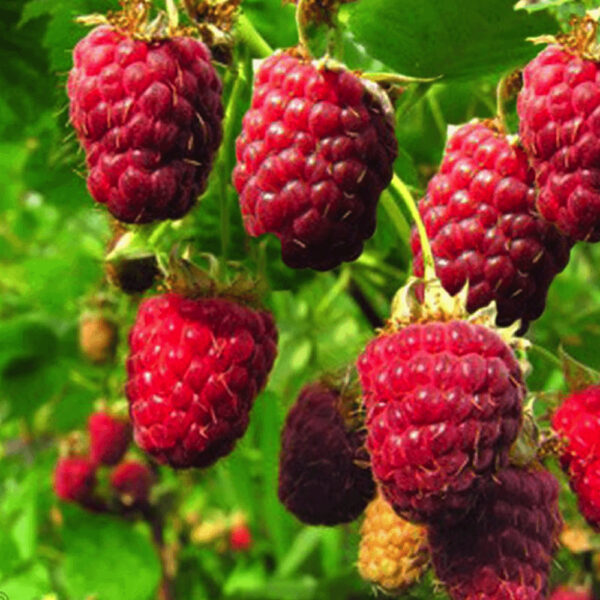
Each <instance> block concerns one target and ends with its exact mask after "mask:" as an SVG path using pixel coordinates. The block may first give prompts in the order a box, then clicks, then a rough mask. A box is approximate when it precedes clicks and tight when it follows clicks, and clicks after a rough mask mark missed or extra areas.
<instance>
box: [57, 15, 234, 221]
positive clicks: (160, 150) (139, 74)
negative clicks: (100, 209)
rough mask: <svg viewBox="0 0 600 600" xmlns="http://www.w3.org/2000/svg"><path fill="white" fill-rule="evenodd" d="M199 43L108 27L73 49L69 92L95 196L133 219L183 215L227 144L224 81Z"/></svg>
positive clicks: (123, 218)
mask: <svg viewBox="0 0 600 600" xmlns="http://www.w3.org/2000/svg"><path fill="white" fill-rule="evenodd" d="M210 61H211V57H210V52H209V50H208V49H207V47H206V46H205V45H204V44H203V43H202V42H200V41H198V40H195V39H192V38H189V37H174V38H172V39H168V40H163V41H159V42H145V41H140V40H134V39H130V38H128V37H125V36H124V35H121V34H120V33H118V32H117V31H115V30H114V29H112V28H111V27H108V26H100V27H97V28H96V29H94V30H93V31H91V32H90V33H89V34H88V35H87V36H86V37H85V38H83V39H82V40H81V41H80V42H79V43H78V44H77V45H76V46H75V49H74V51H73V63H74V66H73V68H72V70H71V72H70V74H69V81H68V86H67V91H68V95H69V99H70V117H71V122H72V124H73V126H74V128H75V131H76V132H77V135H78V137H79V140H80V141H81V143H82V145H83V148H84V149H85V153H86V160H87V165H88V167H89V175H88V189H89V191H90V193H91V195H92V196H93V198H94V199H95V200H96V201H97V202H100V203H102V204H106V206H107V207H108V210H109V211H110V212H111V213H112V214H113V215H114V216H115V217H116V218H117V219H119V220H120V221H124V222H126V223H148V222H150V221H154V220H157V219H159V220H161V219H178V218H180V217H182V216H183V215H185V214H186V213H187V212H188V211H189V210H190V208H191V207H192V205H193V204H194V202H195V201H196V198H197V196H198V195H199V194H200V193H201V192H202V191H203V190H204V188H205V187H206V181H207V178H208V175H209V173H210V170H211V166H212V162H213V157H214V154H215V152H216V150H217V148H218V146H219V144H220V142H221V137H222V129H221V119H222V116H223V107H222V104H221V81H220V79H219V77H218V75H217V72H216V71H215V69H214V67H213V66H212V64H211V62H210Z"/></svg>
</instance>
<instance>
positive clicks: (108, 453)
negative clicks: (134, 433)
mask: <svg viewBox="0 0 600 600" xmlns="http://www.w3.org/2000/svg"><path fill="white" fill-rule="evenodd" d="M88 431H89V432H90V455H91V458H92V460H93V461H94V462H95V463H96V464H99V463H102V464H105V465H111V466H112V465H116V464H117V463H118V462H119V461H120V460H121V458H123V455H124V454H125V452H126V451H127V447H128V446H129V442H130V441H131V425H130V424H129V422H128V421H126V420H124V419H117V418H115V417H112V416H111V415H109V414H108V413H105V412H96V413H94V414H92V415H91V416H90V418H89V420H88Z"/></svg>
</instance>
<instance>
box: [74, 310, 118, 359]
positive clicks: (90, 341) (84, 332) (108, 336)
mask: <svg viewBox="0 0 600 600" xmlns="http://www.w3.org/2000/svg"><path fill="white" fill-rule="evenodd" d="M117 342H118V328H117V325H116V324H115V323H114V322H113V321H111V320H109V319H107V318H106V317H103V316H102V315H99V314H89V315H85V316H84V317H82V319H81V321H80V322H79V347H80V348H81V352H82V353H83V355H84V356H85V357H86V358H87V359H88V360H90V361H91V362H93V363H97V364H104V363H106V362H109V361H111V360H112V359H113V358H114V357H115V351H116V349H117Z"/></svg>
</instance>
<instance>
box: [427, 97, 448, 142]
mask: <svg viewBox="0 0 600 600" xmlns="http://www.w3.org/2000/svg"><path fill="white" fill-rule="evenodd" d="M427 103H428V104H429V109H430V110H431V114H432V115H433V120H434V121H435V124H436V126H437V128H438V131H439V132H440V137H441V138H442V139H444V137H446V119H445V118H444V114H443V113H442V108H441V106H440V103H439V102H438V99H437V96H436V88H435V87H432V88H430V89H429V93H428V94H427Z"/></svg>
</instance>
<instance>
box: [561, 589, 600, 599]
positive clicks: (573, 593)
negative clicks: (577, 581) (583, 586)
mask: <svg viewBox="0 0 600 600" xmlns="http://www.w3.org/2000/svg"><path fill="white" fill-rule="evenodd" d="M550 600H594V599H593V598H592V595H591V594H590V593H589V592H587V591H585V590H574V589H570V588H567V587H559V588H557V589H556V590H554V592H552V595H551V596H550Z"/></svg>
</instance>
